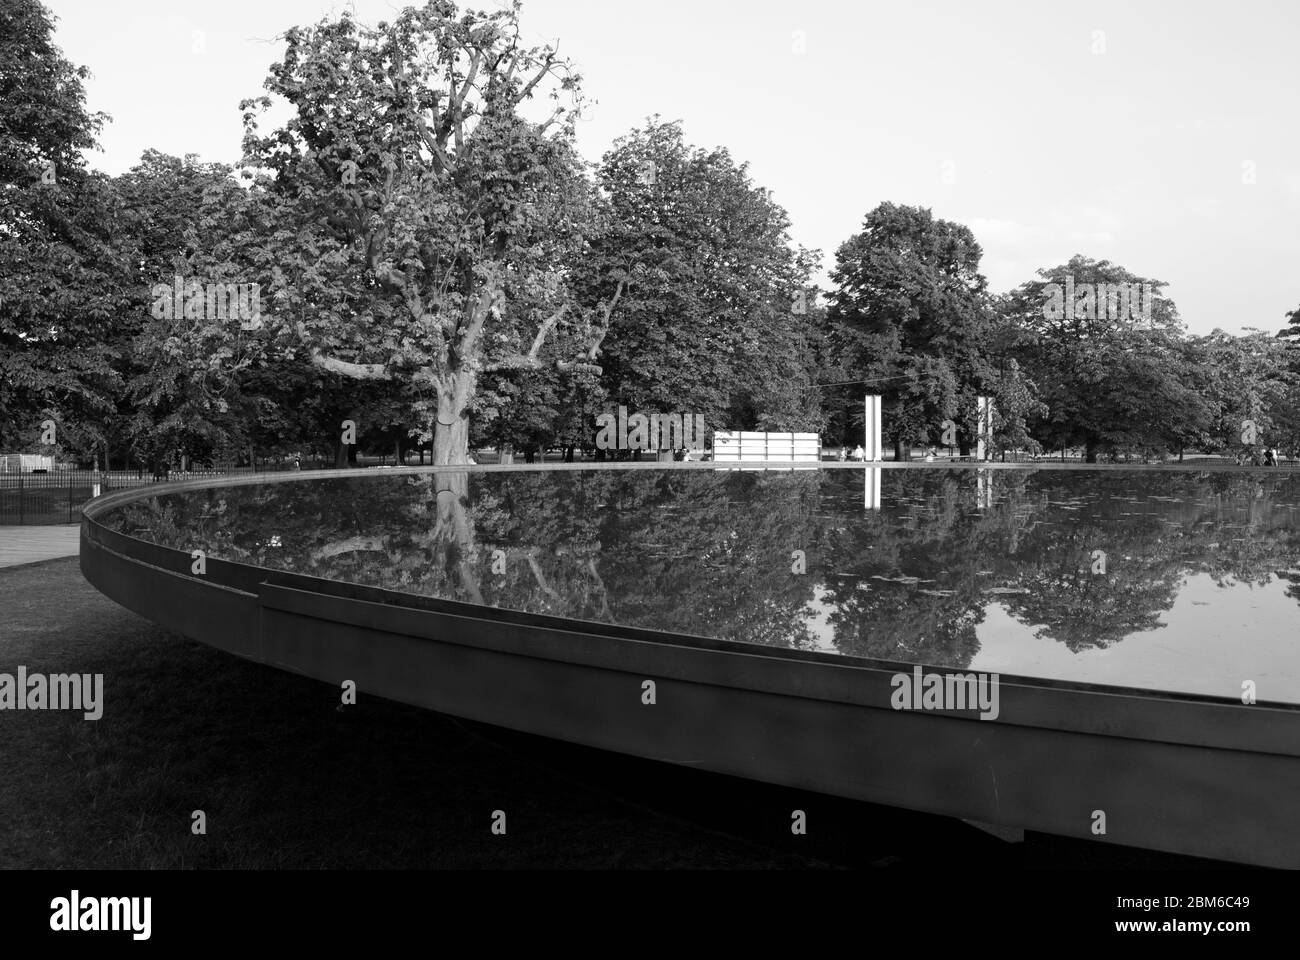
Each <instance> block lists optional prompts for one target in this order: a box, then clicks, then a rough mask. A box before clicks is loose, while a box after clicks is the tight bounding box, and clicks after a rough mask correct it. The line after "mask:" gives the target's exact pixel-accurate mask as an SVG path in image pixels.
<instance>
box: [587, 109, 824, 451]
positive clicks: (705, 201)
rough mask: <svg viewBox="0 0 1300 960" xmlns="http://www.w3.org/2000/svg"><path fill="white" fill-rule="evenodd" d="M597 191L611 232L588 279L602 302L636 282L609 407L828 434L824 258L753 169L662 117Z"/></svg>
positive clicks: (612, 367) (625, 306)
mask: <svg viewBox="0 0 1300 960" xmlns="http://www.w3.org/2000/svg"><path fill="white" fill-rule="evenodd" d="M597 180H598V184H599V187H600V196H599V199H598V202H597V208H598V211H599V223H600V229H599V230H598V231H597V232H596V233H595V234H593V236H592V238H591V241H590V243H589V245H588V247H589V249H588V250H587V251H584V256H583V259H582V261H581V262H580V263H578V264H576V265H575V269H574V274H575V277H577V278H578V280H579V282H581V283H582V284H583V285H584V287H585V288H586V289H587V290H588V293H587V296H588V297H595V296H597V295H599V293H600V291H601V289H602V286H601V285H602V283H606V282H607V280H606V279H605V278H607V277H610V276H617V277H621V278H625V279H626V281H627V283H626V290H625V292H624V295H623V298H622V301H621V302H620V305H619V310H618V313H617V315H616V316H615V317H614V319H613V322H612V323H611V325H610V328H609V332H608V337H607V339H606V340H605V341H604V343H603V350H604V354H605V358H606V359H605V363H604V365H603V366H604V375H603V376H602V383H603V386H604V389H605V390H606V391H607V392H608V394H609V396H610V397H611V398H612V399H613V400H616V401H617V402H618V403H621V404H625V405H627V406H628V407H629V409H633V410H636V409H641V410H653V411H664V412H668V411H681V412H686V413H691V414H701V415H703V416H704V419H705V422H706V423H707V424H709V425H710V426H712V427H715V428H723V429H726V428H730V429H764V430H792V429H793V430H809V429H817V428H818V427H819V426H820V419H821V418H820V412H819V409H818V407H819V398H818V396H817V394H816V389H815V385H814V374H815V368H814V364H813V361H812V351H811V348H810V336H811V334H812V325H811V323H810V319H811V318H812V316H813V311H815V310H816V309H817V307H816V302H815V301H816V291H815V289H814V288H813V286H812V280H811V276H812V272H813V270H814V269H815V267H816V263H817V259H818V255H817V253H816V251H809V250H805V249H803V248H798V247H796V246H795V245H794V244H793V243H792V242H791V240H790V237H789V234H788V230H789V226H790V221H789V217H788V215H787V214H786V212H785V210H784V209H782V208H781V207H780V206H779V205H778V204H776V203H775V202H774V201H773V200H772V197H771V194H770V192H769V191H767V190H764V189H763V188H761V187H759V186H758V185H756V184H755V183H754V182H753V181H752V179H751V177H750V175H749V169H748V164H745V163H737V162H736V161H735V160H733V159H732V157H731V155H730V154H729V153H728V152H727V151H726V150H725V149H714V150H706V149H702V148H699V147H693V146H691V145H690V144H688V143H687V142H686V140H685V137H684V135H683V132H682V129H681V126H680V125H679V124H678V123H666V122H662V121H660V120H659V119H658V118H652V119H651V120H649V121H648V122H647V123H646V125H645V126H644V127H643V128H641V129H637V130H633V131H632V132H631V133H629V134H627V135H626V136H624V137H622V138H620V139H619V140H617V141H616V142H615V144H614V146H613V148H612V149H611V150H610V151H609V152H608V153H606V154H605V156H604V158H603V160H602V162H601V164H600V167H599V170H598V173H597Z"/></svg>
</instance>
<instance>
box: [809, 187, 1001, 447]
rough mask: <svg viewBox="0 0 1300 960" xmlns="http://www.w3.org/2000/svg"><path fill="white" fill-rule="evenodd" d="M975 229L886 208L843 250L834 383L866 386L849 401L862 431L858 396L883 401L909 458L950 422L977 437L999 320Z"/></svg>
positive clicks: (834, 313) (890, 431) (834, 310)
mask: <svg viewBox="0 0 1300 960" xmlns="http://www.w3.org/2000/svg"><path fill="white" fill-rule="evenodd" d="M981 256H982V251H981V250H980V246H979V244H978V243H976V242H975V237H974V235H973V234H972V233H971V231H970V228H968V227H965V226H963V225H961V224H958V223H951V222H949V221H947V220H939V219H936V218H935V217H934V215H933V214H932V213H931V212H930V211H929V210H926V209H923V208H920V207H908V206H898V205H895V204H892V203H883V204H881V205H880V206H879V207H877V208H876V209H874V210H872V211H871V212H870V213H869V214H868V215H867V217H866V219H865V221H864V222H863V225H862V231H861V232H860V233H858V234H855V235H854V236H853V237H851V238H849V239H848V240H847V241H845V242H844V243H843V244H841V245H840V248H839V250H838V251H836V255H835V258H836V264H835V268H834V270H832V271H831V279H832V281H833V282H834V284H835V287H834V289H833V290H832V291H831V294H830V307H829V311H828V317H827V322H828V325H829V332H828V337H827V339H828V347H829V351H828V352H829V356H831V357H834V358H836V360H835V365H834V366H832V367H830V368H828V369H827V370H826V371H825V372H826V373H827V374H828V376H827V379H836V380H840V379H844V380H851V379H855V378H856V379H859V380H863V381H866V382H865V383H861V384H858V385H856V389H854V390H852V391H851V395H852V397H853V399H852V400H850V401H844V402H845V403H847V404H848V407H849V409H856V410H857V413H856V414H855V415H851V416H850V422H852V423H855V424H860V423H861V412H860V410H861V395H862V394H863V393H878V394H880V395H881V396H882V397H883V409H882V414H883V428H884V432H885V437H886V439H889V440H892V441H893V442H894V445H895V452H896V456H898V457H899V458H900V459H901V458H905V457H906V456H907V455H908V453H909V451H910V450H911V446H912V444H913V443H915V442H917V441H924V440H929V441H931V442H933V441H935V440H936V439H939V438H940V437H941V434H942V423H943V421H944V420H947V419H952V420H954V421H956V422H957V423H958V425H959V426H960V427H961V428H962V430H961V433H960V434H959V437H958V439H959V442H960V445H961V447H962V450H963V452H965V451H966V450H967V449H968V448H969V447H970V445H971V439H972V437H973V436H974V433H975V418H976V404H975V398H976V397H977V396H979V395H980V394H981V393H984V392H987V391H988V390H989V389H990V388H991V386H992V384H993V382H994V380H995V371H994V369H993V368H992V367H991V366H990V364H989V361H988V358H987V356H986V350H987V344H988V340H989V336H990V330H991V327H992V319H993V315H992V312H991V309H990V306H989V303H988V297H987V293H986V289H987V282H986V280H985V278H984V276H983V275H982V274H981V273H980V272H979V263H980V258H981Z"/></svg>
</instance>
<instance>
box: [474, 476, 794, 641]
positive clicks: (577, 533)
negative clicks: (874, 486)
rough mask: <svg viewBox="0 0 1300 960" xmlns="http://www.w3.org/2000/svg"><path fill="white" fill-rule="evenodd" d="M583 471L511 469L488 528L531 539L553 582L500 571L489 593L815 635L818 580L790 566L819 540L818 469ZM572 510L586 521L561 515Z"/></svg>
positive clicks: (680, 626)
mask: <svg viewBox="0 0 1300 960" xmlns="http://www.w3.org/2000/svg"><path fill="white" fill-rule="evenodd" d="M581 476H582V480H581V481H580V482H578V483H574V479H575V477H574V475H573V474H560V475H548V476H547V477H545V478H538V477H534V476H529V475H524V474H515V475H512V476H510V477H508V478H502V479H503V480H504V482H503V483H501V484H500V485H499V487H497V488H496V490H495V492H494V494H493V499H494V508H495V509H498V510H499V522H498V523H497V524H496V525H494V526H492V527H491V528H490V532H488V533H487V534H485V539H488V540H491V541H492V545H493V546H494V547H496V548H503V547H510V548H513V549H516V550H521V549H527V550H529V551H532V561H533V562H534V563H535V564H536V565H537V566H538V567H539V568H540V570H541V574H542V576H543V577H544V578H545V582H546V583H547V584H549V586H550V587H551V588H552V592H551V593H549V594H546V593H545V592H543V594H542V595H539V593H538V589H537V588H536V587H535V586H530V585H529V584H528V582H527V579H526V578H523V579H507V580H504V581H502V580H501V578H496V579H495V580H494V581H493V588H492V590H491V591H488V592H487V593H486V595H487V598H488V600H489V602H492V603H497V604H499V605H501V606H509V607H513V608H516V609H527V610H533V611H537V612H555V613H562V614H564V615H566V616H580V617H583V618H585V619H597V620H607V621H612V622H618V623H625V624H635V625H638V626H645V627H652V628H655V629H662V630H670V631H675V632H683V633H697V634H708V635H712V636H717V637H722V638H725V639H735V640H745V641H748V642H751V643H767V644H774V645H789V646H806V645H808V644H809V643H810V642H811V639H810V636H809V633H808V626H807V623H806V621H805V617H804V608H805V607H806V605H807V603H808V601H809V600H810V599H811V596H812V580H811V578H810V577H809V576H807V575H798V576H796V575H792V574H791V553H792V551H793V550H796V549H803V550H805V551H807V552H809V553H811V552H812V549H811V547H810V540H809V534H808V531H811V530H814V529H815V526H816V524H815V522H814V520H813V514H814V512H815V507H816V496H817V489H818V478H817V475H816V474H814V473H769V474H759V473H716V472H713V471H662V472H661V471H633V472H628V473H611V472H596V473H593V474H590V475H587V474H583V475H581ZM539 479H541V480H543V482H538V481H539ZM476 504H477V502H476ZM574 519H581V520H583V521H584V525H583V526H582V528H580V529H574V528H566V527H564V526H563V525H562V524H564V523H566V522H569V521H572V520H574ZM480 529H483V528H482V526H480ZM539 531H540V532H541V535H540V536H539V535H538V532H539ZM575 574H576V575H577V582H574V576H575ZM534 581H535V582H537V583H540V582H541V581H540V579H539V578H538V577H534ZM575 601H578V602H575Z"/></svg>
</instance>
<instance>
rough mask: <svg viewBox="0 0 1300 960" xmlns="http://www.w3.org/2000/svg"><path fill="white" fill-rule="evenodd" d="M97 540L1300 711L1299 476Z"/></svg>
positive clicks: (645, 621)
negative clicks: (1299, 707)
mask: <svg viewBox="0 0 1300 960" xmlns="http://www.w3.org/2000/svg"><path fill="white" fill-rule="evenodd" d="M98 519H99V522H101V523H102V524H104V525H105V526H106V527H108V528H110V529H113V530H117V531H120V532H122V533H125V534H128V535H131V536H135V537H139V538H141V539H144V540H147V541H150V542H153V543H157V544H160V545H163V546H168V547H174V548H177V549H180V550H184V551H186V552H189V551H192V550H196V549H197V550H203V551H204V552H205V553H206V554H207V555H208V556H210V557H215V558H220V559H226V560H232V561H237V562H241V563H247V564H253V565H257V566H262V567H267V568H272V569H278V570H285V571H289V572H294V573H300V574H306V575H309V576H314V577H322V578H328V579H332V580H338V581H345V582H351V583H357V584H363V585H368V586H376V587H382V588H386V589H390V590H397V591H402V592H406V593H412V594H418V595H424V596H430V597H436V598H441V599H448V600H458V601H464V602H469V603H475V604H483V605H488V606H493V607H501V608H507V609H512V610H518V611H524V612H528V613H538V614H548V615H554V616H561V617H567V618H572V619H577V620H585V621H595V622H601V623H612V624H618V625H620V626H631V627H642V628H649V629H655V630H666V631H672V632H675V633H685V634H693V635H699V636H706V637H714V638H718V639H722V640H732V641H742V642H745V643H751V644H763V645H769V646H779V647H792V648H798V649H805V650H816V651H822V652H827V653H832V654H838V655H842V656H845V657H857V658H871V659H879V660H887V661H894V662H909V663H912V662H914V663H920V664H927V665H933V666H942V667H952V668H960V669H970V670H976V671H987V672H997V673H1001V674H1007V675H1017V676H1025V677H1040V678H1048V679H1054V680H1063V681H1073V682H1082V683H1089V684H1103V685H1115V686H1122V687H1129V688H1139V689H1146V690H1155V691H1171V692H1178V693H1185V694H1193V695H1208V696H1214V697H1227V698H1234V699H1238V700H1239V698H1240V697H1241V694H1242V689H1243V683H1246V682H1248V681H1249V682H1251V683H1253V684H1254V685H1255V689H1256V696H1257V697H1258V699H1259V700H1260V701H1261V702H1274V703H1287V704H1300V478H1296V477H1288V476H1285V475H1281V474H1267V473H1263V472H1232V473H1228V472H1216V473H1194V472H1163V471H1144V472H1084V471H1062V470H1032V469H1030V470H972V469H944V468H933V469H910V470H909V469H898V470H895V469H885V470H880V469H870V468H862V469H856V470H854V469H835V470H818V469H813V470H806V471H804V470H800V471H749V470H744V471H742V470H729V471H722V470H703V469H695V470H632V471H617V470H616V471H603V470H590V471H564V472H543V471H523V472H501V473H473V472H462V471H446V472H438V473H434V472H421V473H392V474H377V473H376V472H368V473H366V474H365V475H359V476H356V477H355V478H353V477H349V478H346V479H338V478H334V479H315V480H313V479H310V478H309V477H307V476H304V477H303V482H294V483H274V484H247V485H241V486H225V487H220V486H214V487H208V488H203V489H191V490H186V491H181V492H174V493H169V494H163V495H157V496H152V497H147V498H144V499H138V500H135V501H134V502H130V503H126V504H123V505H122V506H120V507H118V508H116V509H114V510H112V511H111V512H108V513H106V514H105V515H103V516H101V517H99V518H98Z"/></svg>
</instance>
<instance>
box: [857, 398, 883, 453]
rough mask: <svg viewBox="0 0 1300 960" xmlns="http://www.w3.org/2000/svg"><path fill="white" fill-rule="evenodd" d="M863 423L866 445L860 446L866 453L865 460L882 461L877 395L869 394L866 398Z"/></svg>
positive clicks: (878, 400)
mask: <svg viewBox="0 0 1300 960" xmlns="http://www.w3.org/2000/svg"><path fill="white" fill-rule="evenodd" d="M864 412H865V414H866V416H865V417H864V421H865V424H866V434H867V437H866V441H867V442H866V443H864V444H863V445H862V447H863V449H864V450H865V451H866V459H867V460H874V461H877V462H878V461H880V460H883V459H884V449H883V447H882V446H881V437H880V396H879V395H878V394H869V395H868V396H867V398H866V407H865V411H864Z"/></svg>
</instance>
